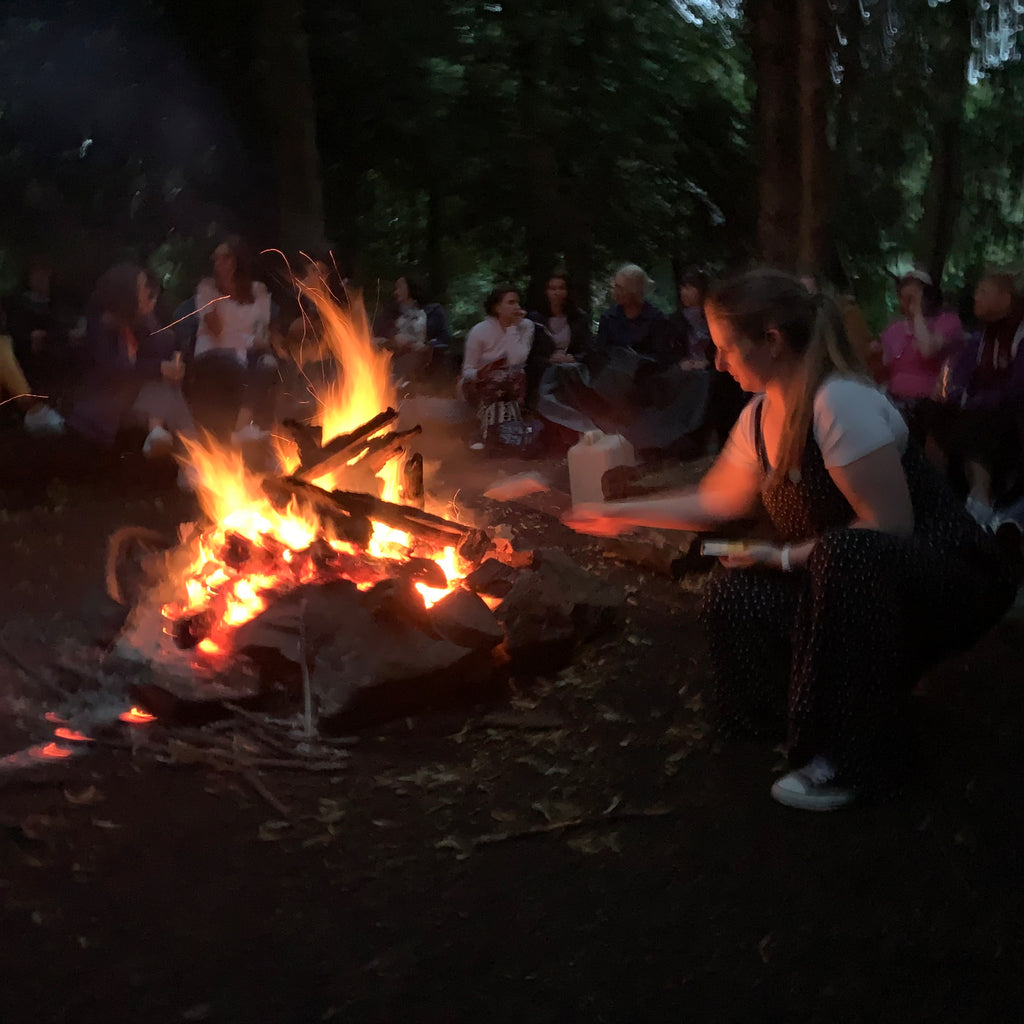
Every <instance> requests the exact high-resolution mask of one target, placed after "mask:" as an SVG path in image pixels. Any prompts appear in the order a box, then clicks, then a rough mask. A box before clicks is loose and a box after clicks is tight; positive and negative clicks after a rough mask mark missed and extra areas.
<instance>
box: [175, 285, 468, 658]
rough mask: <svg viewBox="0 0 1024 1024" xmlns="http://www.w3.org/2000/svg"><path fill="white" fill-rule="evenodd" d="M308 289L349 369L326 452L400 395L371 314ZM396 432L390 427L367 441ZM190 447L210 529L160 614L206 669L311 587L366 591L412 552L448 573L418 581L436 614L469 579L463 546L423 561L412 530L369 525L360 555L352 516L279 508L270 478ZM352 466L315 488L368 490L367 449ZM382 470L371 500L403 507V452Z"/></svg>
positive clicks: (212, 449)
mask: <svg viewBox="0 0 1024 1024" xmlns="http://www.w3.org/2000/svg"><path fill="white" fill-rule="evenodd" d="M306 291H307V295H308V296H309V297H310V298H311V299H312V300H313V301H314V302H315V303H316V306H317V309H318V311H319V314H320V320H321V322H322V324H323V330H324V334H323V345H324V347H325V348H326V349H328V350H329V351H330V353H331V355H333V357H334V358H335V360H336V361H337V363H338V365H339V368H340V372H339V374H338V377H339V381H338V383H337V384H336V385H333V386H332V387H331V388H329V389H328V391H327V392H326V393H325V394H322V395H318V396H317V398H318V401H319V402H320V405H321V409H320V415H319V420H320V425H321V429H322V434H321V438H322V444H324V445H326V444H327V443H328V442H329V441H330V440H331V439H333V438H335V437H337V436H339V435H341V434H345V433H349V432H351V431H354V430H356V429H357V428H359V427H361V426H363V425H364V424H366V423H369V422H370V421H371V420H373V419H374V417H376V416H377V415H378V414H379V413H380V412H381V411H382V410H385V409H388V408H392V407H394V406H395V404H396V394H395V389H394V386H393V385H392V383H391V374H390V355H389V354H388V353H387V352H384V351H381V350H380V349H379V348H378V347H377V345H376V344H375V343H374V341H373V338H372V336H371V332H370V329H369V325H368V323H367V321H366V316H365V313H364V311H363V309H362V306H361V305H359V303H358V302H355V303H353V306H352V308H351V309H350V310H349V311H342V310H341V309H340V308H339V307H338V306H337V305H335V304H334V302H333V301H331V299H330V297H329V295H328V294H327V292H326V290H323V291H321V290H318V289H315V288H309V289H307V290H306ZM388 429H389V428H388V427H387V426H385V427H382V428H381V429H380V430H379V431H378V432H377V434H375V435H371V436H370V438H368V439H367V440H370V439H371V438H372V437H375V436H378V435H380V434H383V433H386V432H387V430H388ZM185 446H186V453H187V459H188V461H189V462H190V463H191V465H192V468H193V469H194V470H195V478H196V481H197V495H198V498H199V501H200V504H201V506H202V508H203V512H204V513H205V516H206V518H207V519H208V520H209V522H210V523H211V524H212V525H210V526H209V527H207V528H205V529H203V530H202V531H201V532H198V533H197V535H196V536H195V537H193V538H192V539H191V540H190V541H189V542H187V544H185V545H183V547H182V548H180V549H178V552H177V554H176V556H175V560H174V562H173V563H169V566H170V583H171V587H170V588H169V589H168V591H167V593H168V594H174V596H173V598H172V599H171V600H168V601H166V603H165V604H164V605H163V607H162V612H163V616H164V620H165V627H164V632H165V633H168V634H169V635H171V636H172V637H173V638H174V640H175V643H176V644H177V645H178V646H179V647H181V648H186V649H193V650H194V651H195V652H196V654H197V656H199V657H201V658H202V659H205V660H206V661H211V660H213V661H215V660H216V659H218V658H221V657H224V656H226V655H227V654H229V653H230V652H231V650H232V642H231V634H232V633H233V632H234V631H235V630H236V629H237V628H238V627H239V626H241V625H243V624H244V623H246V622H249V621H251V620H252V619H253V618H255V617H256V616H257V615H259V614H260V613H261V612H262V611H264V610H265V609H266V608H267V607H268V606H269V605H270V604H271V602H272V601H273V600H275V599H276V598H278V597H280V596H281V595H282V594H285V593H287V592H289V591H291V590H294V589H295V588H296V587H298V586H300V585H301V584H304V583H316V582H328V581H330V580H336V579H348V580H351V581H352V582H353V583H355V584H356V586H357V587H359V588H360V589H362V590H365V589H368V588H369V587H372V586H373V585H374V584H375V583H377V582H379V581H380V580H382V579H387V578H389V577H393V576H396V575H398V574H399V571H400V567H401V564H402V563H403V562H405V561H407V560H408V559H409V558H410V557H412V556H413V555H414V554H415V555H416V556H417V557H423V556H424V554H427V555H430V556H431V557H433V559H434V560H435V561H436V562H437V563H438V564H439V565H440V566H441V568H442V570H443V572H444V576H445V579H446V581H447V586H446V587H443V588H442V587H428V586H426V585H424V584H417V586H416V589H417V590H418V591H419V593H420V595H421V596H422V598H423V601H424V604H425V605H426V607H428V608H429V607H431V606H432V605H433V604H435V603H436V602H437V601H438V600H440V599H441V598H442V597H444V595H445V594H447V593H449V592H450V591H451V589H452V588H453V587H454V586H456V585H457V584H458V581H459V580H460V579H461V578H462V576H463V575H464V573H465V569H463V568H462V567H460V565H459V559H458V556H457V553H456V551H455V549H454V548H445V549H444V551H443V553H441V554H433V555H431V553H430V552H426V553H424V552H423V551H422V549H421V548H420V547H417V542H416V540H415V539H414V538H413V537H412V536H410V534H408V533H405V532H402V531H401V530H396V529H392V528H391V527H389V526H386V525H384V524H383V523H380V522H373V523H372V524H371V526H372V535H371V537H370V540H369V542H368V543H367V544H366V547H365V549H363V548H361V547H358V546H356V545H354V544H353V543H351V541H350V540H349V539H347V538H346V537H343V536H338V535H337V533H336V530H342V531H343V530H344V529H345V526H344V523H345V522H347V520H346V519H345V517H344V515H340V516H339V518H338V520H337V522H339V523H342V525H341V526H337V527H334V526H332V521H331V518H330V516H329V515H328V516H325V515H322V514H321V513H320V512H318V511H316V510H315V509H314V505H313V503H312V502H310V501H303V500H302V499H301V498H297V497H292V498H291V499H290V500H289V502H288V504H287V505H286V506H285V507H281V502H280V501H276V502H274V501H271V499H270V497H269V496H268V493H267V492H266V491H265V490H264V488H263V479H262V478H261V477H260V476H259V475H257V474H254V473H251V472H250V471H249V470H248V469H247V468H246V466H245V462H244V460H243V457H242V454H241V453H240V452H238V451H235V450H233V449H227V448H220V447H217V446H216V445H214V444H213V442H212V441H211V439H209V438H207V439H206V441H205V442H204V443H203V444H198V443H194V442H191V443H190V442H186V444H185ZM277 448H278V457H279V460H280V461H281V464H282V466H283V467H284V469H285V471H286V472H292V471H294V470H295V469H296V468H297V467H298V464H299V463H298V454H297V451H296V450H295V446H294V445H292V446H291V450H289V449H288V448H287V446H285V445H283V444H280V443H279V444H278V445H277ZM385 450H386V449H385ZM329 461H330V460H328V462H329ZM348 461H349V464H348V465H345V464H337V462H336V461H335V462H333V463H330V465H328V463H327V462H325V463H324V466H323V472H322V474H321V475H320V476H318V477H315V478H314V479H313V480H312V482H313V483H314V484H315V485H316V486H318V487H320V488H322V489H324V490H327V491H330V490H341V491H345V490H359V491H363V490H365V489H366V481H367V480H368V479H370V480H372V479H373V477H371V476H369V473H370V472H371V471H370V470H368V469H367V468H366V465H365V451H364V452H362V453H360V454H359V455H357V456H354V457H353V458H351V459H349V460H348ZM373 465H374V470H375V471H376V481H377V494H375V495H372V497H374V498H381V499H383V500H384V501H388V502H392V503H396V504H401V503H402V485H403V480H404V473H403V468H404V455H393V456H392V457H391V458H390V459H387V461H385V462H384V464H383V465H382V466H380V467H379V468H378V465H379V464H378V462H374V464H373ZM346 474H348V476H346ZM353 474H354V475H353ZM311 475H312V474H311ZM346 482H347V483H348V486H346ZM328 500H329V499H328Z"/></svg>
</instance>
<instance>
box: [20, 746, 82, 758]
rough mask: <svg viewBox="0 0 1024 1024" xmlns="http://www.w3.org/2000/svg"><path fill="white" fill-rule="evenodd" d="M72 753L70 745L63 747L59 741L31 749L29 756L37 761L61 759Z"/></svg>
mask: <svg viewBox="0 0 1024 1024" xmlns="http://www.w3.org/2000/svg"><path fill="white" fill-rule="evenodd" d="M71 753H72V751H71V749H70V748H69V747H62V746H61V745H60V744H59V743H46V744H43V745H42V746H38V747H32V748H30V750H29V756H30V757H32V758H33V759H34V760H37V761H60V760H63V759H64V758H65V757H70V756H71Z"/></svg>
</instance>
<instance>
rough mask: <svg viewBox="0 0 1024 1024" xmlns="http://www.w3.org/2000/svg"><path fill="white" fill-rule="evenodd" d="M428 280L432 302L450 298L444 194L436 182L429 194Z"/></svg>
mask: <svg viewBox="0 0 1024 1024" xmlns="http://www.w3.org/2000/svg"><path fill="white" fill-rule="evenodd" d="M427 278H428V279H429V282H430V295H429V298H430V300H431V302H445V301H446V300H447V297H448V294H447V293H448V267H447V264H446V262H445V258H444V193H443V192H442V190H441V187H440V186H439V185H438V183H437V182H436V181H431V183H430V188H429V190H428V192H427Z"/></svg>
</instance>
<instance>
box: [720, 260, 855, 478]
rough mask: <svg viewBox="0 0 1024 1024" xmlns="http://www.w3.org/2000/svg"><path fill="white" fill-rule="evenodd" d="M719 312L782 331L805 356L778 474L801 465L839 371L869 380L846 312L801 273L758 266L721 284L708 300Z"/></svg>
mask: <svg viewBox="0 0 1024 1024" xmlns="http://www.w3.org/2000/svg"><path fill="white" fill-rule="evenodd" d="M708 305H709V306H712V307H713V308H714V309H715V311H716V313H718V315H720V316H724V317H726V318H727V319H728V320H730V321H731V322H732V323H733V324H734V325H735V326H736V328H737V329H738V330H739V331H740V332H741V333H743V334H744V335H746V336H747V337H748V338H750V339H752V340H755V341H757V340H758V339H763V338H764V336H765V334H767V332H768V331H770V330H776V331H778V332H779V333H780V334H782V335H783V336H784V337H785V339H786V342H787V343H788V345H789V347H790V348H791V349H792V351H793V352H794V353H795V355H796V356H797V357H798V359H799V360H800V367H799V370H798V373H797V376H796V379H795V382H794V387H795V394H794V396H793V401H791V402H787V403H786V404H787V412H786V419H785V421H784V422H783V425H782V438H781V442H780V445H779V458H778V465H777V466H776V467H775V470H774V475H775V476H776V477H777V478H780V479H781V478H782V477H785V476H787V475H789V474H791V473H793V472H794V471H797V470H799V468H800V464H801V462H802V461H803V454H804V448H805V447H806V444H807V434H808V431H809V430H810V429H811V422H812V420H813V418H814V399H815V396H816V395H817V393H818V389H819V388H820V387H821V385H822V382H823V381H824V380H825V379H826V378H827V377H829V376H830V375H831V374H833V373H840V374H844V375H846V376H856V377H864V378H865V379H867V373H866V371H865V368H864V365H863V362H862V360H861V357H860V356H859V355H858V353H857V352H856V350H855V349H854V347H853V345H852V343H851V342H850V337H849V335H848V334H847V332H846V328H845V326H844V323H843V315H842V312H841V311H840V308H839V306H838V305H837V304H836V302H835V300H834V299H832V298H831V297H830V296H828V295H824V294H822V293H820V292H819V293H818V294H816V295H812V294H811V293H810V292H808V291H807V289H806V287H804V285H803V284H802V283H801V282H800V281H799V280H798V279H797V278H795V277H791V276H790V275H789V274H784V273H781V272H780V271H774V270H754V271H750V272H749V273H747V274H744V275H742V276H741V277H739V278H736V279H734V280H732V281H726V282H723V283H722V284H720V285H718V286H717V287H716V288H715V289H714V291H713V292H712V294H711V296H710V297H709V299H708Z"/></svg>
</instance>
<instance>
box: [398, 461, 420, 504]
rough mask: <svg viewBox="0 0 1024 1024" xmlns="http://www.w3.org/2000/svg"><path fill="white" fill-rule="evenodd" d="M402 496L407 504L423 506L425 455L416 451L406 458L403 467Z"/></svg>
mask: <svg viewBox="0 0 1024 1024" xmlns="http://www.w3.org/2000/svg"><path fill="white" fill-rule="evenodd" d="M402 474H403V476H402V478H403V480H404V483H403V485H402V496H403V497H404V498H405V504H406V505H412V506H414V507H416V508H419V509H422V508H423V456H422V455H421V454H420V453H419V452H416V453H415V454H414V455H410V456H409V458H407V459H406V460H405V465H404V466H403V467H402Z"/></svg>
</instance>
